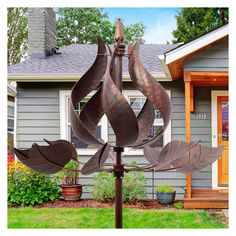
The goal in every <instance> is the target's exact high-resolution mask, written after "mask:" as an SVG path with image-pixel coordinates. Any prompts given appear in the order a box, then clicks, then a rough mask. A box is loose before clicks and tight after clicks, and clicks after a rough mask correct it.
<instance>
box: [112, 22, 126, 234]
mask: <svg viewBox="0 0 236 236" xmlns="http://www.w3.org/2000/svg"><path fill="white" fill-rule="evenodd" d="M115 40H116V42H119V46H118V50H117V54H118V55H117V57H116V62H115V63H116V64H115V66H116V79H115V83H116V86H117V88H118V89H119V90H120V91H121V92H122V58H123V56H124V52H125V44H124V43H123V40H124V36H123V33H122V24H121V21H120V18H118V21H117V25H116V33H115ZM123 150H124V149H123V147H115V148H114V151H115V152H116V164H115V165H114V176H115V178H116V181H115V225H116V228H117V229H120V228H122V178H123V176H124V166H123V165H122V163H121V153H122V152H123Z"/></svg>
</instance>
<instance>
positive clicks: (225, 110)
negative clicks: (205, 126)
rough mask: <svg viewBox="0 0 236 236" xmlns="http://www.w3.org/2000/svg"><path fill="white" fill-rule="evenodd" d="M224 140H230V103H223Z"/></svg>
mask: <svg viewBox="0 0 236 236" xmlns="http://www.w3.org/2000/svg"><path fill="white" fill-rule="evenodd" d="M221 110H222V140H223V141H228V140H229V106H228V102H222V109H221Z"/></svg>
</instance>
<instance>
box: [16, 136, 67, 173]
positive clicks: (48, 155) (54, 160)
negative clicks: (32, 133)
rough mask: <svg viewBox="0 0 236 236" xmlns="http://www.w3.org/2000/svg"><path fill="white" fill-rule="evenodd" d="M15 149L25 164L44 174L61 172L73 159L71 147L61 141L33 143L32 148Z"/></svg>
mask: <svg viewBox="0 0 236 236" xmlns="http://www.w3.org/2000/svg"><path fill="white" fill-rule="evenodd" d="M13 151H14V153H15V155H16V156H17V157H18V158H19V160H20V161H21V162H22V163H23V164H25V165H26V166H28V167H29V168H31V169H33V170H35V171H38V172H40V173H43V174H55V173H57V172H59V171H60V170H62V169H63V167H64V166H65V165H66V164H67V163H68V162H69V161H70V160H71V159H72V152H71V147H70V146H69V145H68V144H67V143H63V142H61V141H60V142H57V143H53V144H50V145H49V146H39V145H37V144H33V145H32V147H31V148H30V149H26V150H19V149H16V148H14V150H13Z"/></svg>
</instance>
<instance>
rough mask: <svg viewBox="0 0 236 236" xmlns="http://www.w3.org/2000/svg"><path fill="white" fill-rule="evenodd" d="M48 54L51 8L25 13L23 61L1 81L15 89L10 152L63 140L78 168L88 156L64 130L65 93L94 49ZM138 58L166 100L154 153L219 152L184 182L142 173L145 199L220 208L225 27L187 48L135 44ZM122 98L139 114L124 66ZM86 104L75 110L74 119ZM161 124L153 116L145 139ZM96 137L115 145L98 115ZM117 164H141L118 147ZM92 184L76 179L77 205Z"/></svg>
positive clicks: (224, 166)
mask: <svg viewBox="0 0 236 236" xmlns="http://www.w3.org/2000/svg"><path fill="white" fill-rule="evenodd" d="M55 47H56V30H55V13H54V11H53V9H51V8H31V9H30V10H29V50H30V59H29V60H27V61H24V62H21V63H19V64H16V65H12V66H10V67H9V69H8V79H9V81H15V82H16V83H17V94H16V122H15V145H16V147H17V148H29V147H31V145H32V143H34V142H36V143H38V144H44V142H43V139H44V138H46V139H48V140H57V139H67V140H69V141H71V142H73V143H74V144H75V146H76V148H77V150H78V154H79V156H80V161H81V162H86V161H87V160H88V159H89V158H90V157H91V155H92V154H94V153H95V151H96V150H95V149H94V148H93V147H92V146H88V145H87V144H85V143H83V142H82V141H81V140H78V138H76V137H75V135H74V133H73V131H72V130H71V127H70V120H69V116H68V103H69V99H70V91H71V88H72V86H73V85H74V83H75V82H76V81H77V80H78V79H79V78H80V77H81V76H82V75H83V74H84V73H85V72H86V70H87V69H88V68H89V67H90V66H91V65H92V63H93V61H94V59H95V56H96V50H97V46H96V45H92V44H86V45H82V44H72V45H69V46H65V47H63V48H61V49H59V51H57V50H55ZM140 56H141V60H142V62H143V64H144V66H145V67H146V69H147V70H148V71H149V72H150V73H151V74H152V75H153V76H154V77H155V78H156V79H157V80H158V81H160V83H161V84H162V85H163V87H164V88H165V89H166V90H167V92H168V93H169V96H170V98H171V101H172V118H171V122H170V124H169V126H168V128H167V129H166V131H165V134H164V136H163V138H162V139H161V140H160V141H159V142H158V145H159V146H160V147H162V146H163V145H165V144H166V143H168V142H169V141H171V140H174V139H175V140H176V139H179V140H187V141H190V140H194V141H197V140H201V141H202V143H203V144H205V145H209V146H219V145H222V144H223V145H224V146H225V150H224V153H223V155H222V156H221V158H220V160H219V161H218V162H215V163H214V164H213V165H212V166H208V167H206V168H204V169H202V170H201V171H199V172H196V173H193V174H192V175H187V176H186V175H184V174H181V173H178V172H176V171H174V170H171V171H164V172H157V173H154V172H146V173H145V175H146V177H147V183H146V189H147V193H148V197H149V198H153V197H154V196H155V187H156V186H157V185H158V184H162V183H169V184H171V185H173V186H175V187H176V190H177V196H176V197H177V199H184V202H185V207H187V208H188V207H195V208H201V207H205V208H214V207H215V208H226V207H228V198H227V192H228V25H225V26H222V27H220V28H218V29H216V30H214V31H212V32H210V33H207V34H205V35H203V36H201V37H199V38H197V39H195V40H193V41H191V42H189V43H187V44H182V45H179V44H166V45H164V44H150V45H149V44H143V45H141V48H140ZM123 93H124V95H125V96H126V98H127V100H128V101H129V102H130V104H131V105H132V107H133V109H134V110H135V111H137V112H138V111H140V109H141V107H142V105H143V103H144V101H145V98H144V97H143V95H142V94H141V93H140V92H139V91H137V90H135V89H134V87H133V86H132V84H131V82H130V78H129V74H128V69H127V60H126V59H124V68H123ZM92 94H93V93H91V95H92ZM88 97H89V96H88ZM86 101H87V99H84V100H83V101H82V102H80V104H78V112H79V111H80V110H81V109H82V107H83V105H84V104H85V103H86ZM162 125H163V121H162V119H161V116H160V114H159V113H158V111H156V119H155V121H154V125H153V129H152V131H151V132H150V135H153V133H154V131H155V130H157V129H158V128H160V127H161V126H162ZM97 135H98V137H101V138H103V139H104V140H105V141H106V140H109V141H110V142H114V141H115V136H114V133H113V131H112V129H111V127H110V125H109V123H108V121H107V119H106V117H105V116H104V117H103V118H102V119H101V121H100V122H99V125H98V128H97ZM123 158H124V160H125V162H126V163H131V162H133V161H135V162H137V163H139V164H145V163H147V161H146V159H145V158H144V156H143V151H142V150H140V149H134V150H133V149H130V148H126V149H125V151H124V156H123ZM92 177H93V175H90V176H80V182H81V184H84V185H87V186H86V187H85V188H84V193H83V195H82V197H83V198H88V197H91V187H90V186H89V185H91V184H92ZM185 190H186V191H185Z"/></svg>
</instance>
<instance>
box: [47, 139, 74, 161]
mask: <svg viewBox="0 0 236 236" xmlns="http://www.w3.org/2000/svg"><path fill="white" fill-rule="evenodd" d="M43 140H44V141H45V142H46V143H48V144H57V143H65V144H66V145H67V147H68V148H69V149H70V152H71V159H73V160H75V161H77V159H78V158H77V156H78V154H77V151H76V149H75V147H74V146H73V145H72V144H71V143H70V142H69V141H67V140H64V139H59V140H56V141H49V140H47V139H43Z"/></svg>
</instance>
